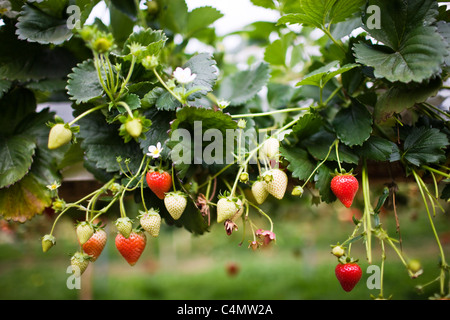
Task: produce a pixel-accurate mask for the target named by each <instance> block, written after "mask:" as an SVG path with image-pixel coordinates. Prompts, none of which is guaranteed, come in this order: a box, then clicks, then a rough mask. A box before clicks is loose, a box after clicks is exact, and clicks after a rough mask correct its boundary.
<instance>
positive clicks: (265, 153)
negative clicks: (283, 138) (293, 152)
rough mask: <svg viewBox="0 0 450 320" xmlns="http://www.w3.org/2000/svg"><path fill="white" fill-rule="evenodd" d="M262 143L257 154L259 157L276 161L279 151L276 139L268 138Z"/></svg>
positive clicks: (278, 143) (278, 142)
mask: <svg viewBox="0 0 450 320" xmlns="http://www.w3.org/2000/svg"><path fill="white" fill-rule="evenodd" d="M263 143H264V144H263V146H262V147H261V149H260V152H259V154H260V156H262V157H267V158H268V159H276V158H277V156H278V154H279V151H280V150H279V149H280V141H278V139H277V138H269V139H267V140H266V141H264V142H263Z"/></svg>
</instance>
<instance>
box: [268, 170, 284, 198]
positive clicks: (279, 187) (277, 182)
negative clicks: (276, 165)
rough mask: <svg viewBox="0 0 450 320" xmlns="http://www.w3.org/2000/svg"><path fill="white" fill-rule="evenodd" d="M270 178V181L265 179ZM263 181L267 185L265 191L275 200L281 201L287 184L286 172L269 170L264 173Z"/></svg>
mask: <svg viewBox="0 0 450 320" xmlns="http://www.w3.org/2000/svg"><path fill="white" fill-rule="evenodd" d="M268 176H271V177H272V178H271V179H266V177H268ZM264 180H265V181H267V180H269V182H266V183H267V185H266V187H267V191H268V192H269V193H270V194H271V195H272V196H274V197H275V198H277V199H279V200H281V199H283V197H284V194H285V192H286V188H287V184H288V176H287V174H286V172H284V171H282V170H280V169H271V170H269V171H267V172H265V173H264Z"/></svg>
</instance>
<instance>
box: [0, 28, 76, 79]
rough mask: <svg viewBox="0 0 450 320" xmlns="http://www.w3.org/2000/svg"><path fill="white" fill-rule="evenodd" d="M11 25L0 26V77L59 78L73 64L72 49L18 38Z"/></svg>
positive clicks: (63, 75) (68, 71)
mask: <svg viewBox="0 0 450 320" xmlns="http://www.w3.org/2000/svg"><path fill="white" fill-rule="evenodd" d="M15 30H16V29H15V28H14V27H13V26H12V25H11V24H6V25H3V26H2V27H1V28H0V42H1V44H2V45H1V47H2V49H1V50H0V78H1V79H7V80H20V81H28V80H40V79H44V78H46V79H62V78H64V77H66V76H67V74H68V73H70V69H71V68H72V67H73V66H74V65H75V59H74V56H73V53H72V52H69V51H68V50H66V49H64V48H61V47H48V46H43V45H41V44H38V43H30V42H27V41H22V40H19V39H18V38H17V36H16V35H15Z"/></svg>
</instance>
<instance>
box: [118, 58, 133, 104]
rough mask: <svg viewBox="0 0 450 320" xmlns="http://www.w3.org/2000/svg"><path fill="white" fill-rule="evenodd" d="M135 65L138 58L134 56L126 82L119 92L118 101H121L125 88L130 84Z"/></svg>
mask: <svg viewBox="0 0 450 320" xmlns="http://www.w3.org/2000/svg"><path fill="white" fill-rule="evenodd" d="M135 64H136V57H135V56H132V58H131V66H130V69H129V70H128V74H127V77H126V78H125V80H124V82H122V85H121V86H120V91H119V94H118V96H117V99H120V98H121V97H122V93H123V91H124V90H125V87H126V85H127V84H128V82H129V81H130V78H131V74H132V73H133V69H134V65H135ZM113 101H114V100H113Z"/></svg>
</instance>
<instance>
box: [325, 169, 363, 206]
mask: <svg viewBox="0 0 450 320" xmlns="http://www.w3.org/2000/svg"><path fill="white" fill-rule="evenodd" d="M358 188H359V184H358V180H357V179H356V178H355V177H354V176H353V175H352V174H338V175H336V176H334V177H333V179H332V180H331V191H333V193H334V195H335V196H336V197H337V198H338V199H339V201H341V202H342V204H343V205H344V206H346V207H347V208H350V206H351V205H352V203H353V199H354V198H355V195H356V192H357V191H358Z"/></svg>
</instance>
